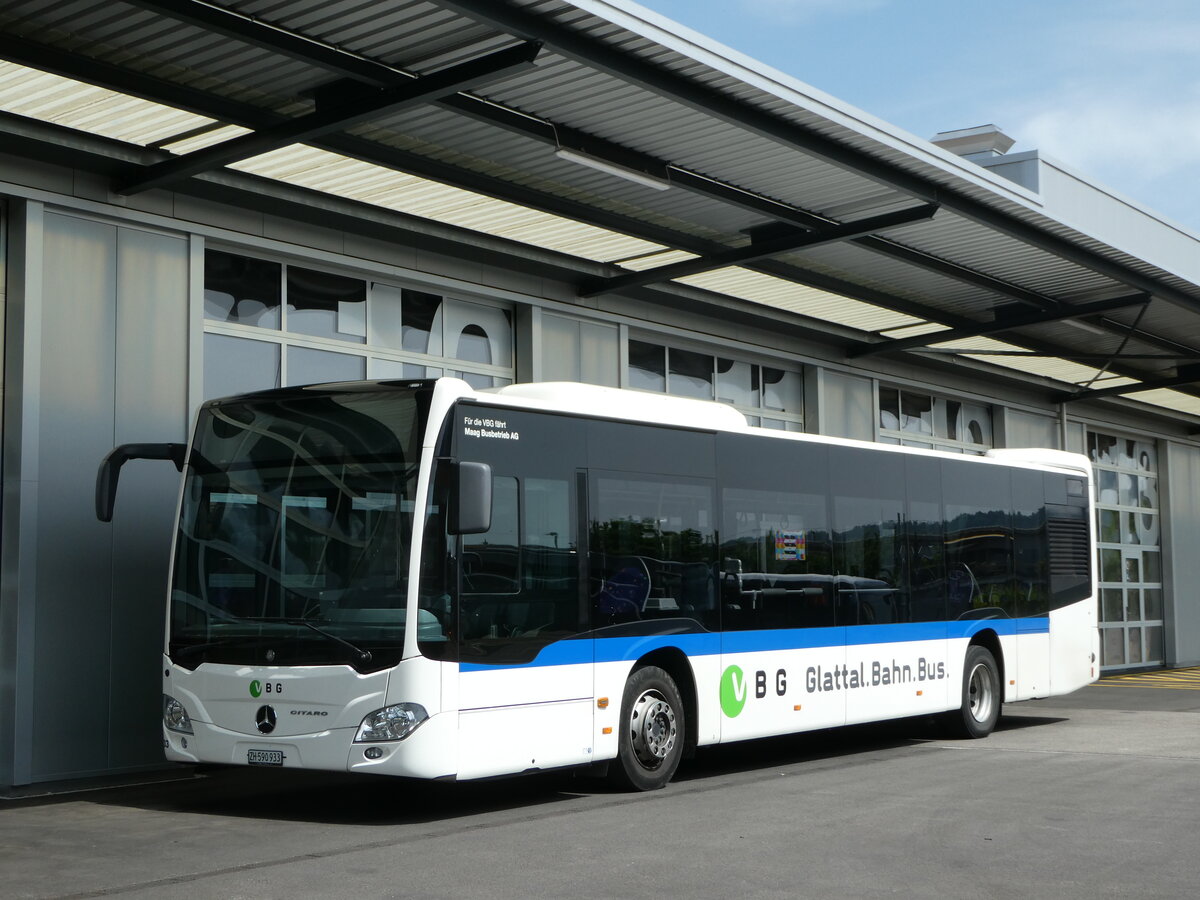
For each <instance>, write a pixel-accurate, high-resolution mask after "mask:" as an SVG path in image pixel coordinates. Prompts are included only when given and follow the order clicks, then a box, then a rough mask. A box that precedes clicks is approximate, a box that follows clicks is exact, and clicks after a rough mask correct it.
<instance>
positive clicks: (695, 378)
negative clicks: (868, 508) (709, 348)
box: [628, 340, 804, 431]
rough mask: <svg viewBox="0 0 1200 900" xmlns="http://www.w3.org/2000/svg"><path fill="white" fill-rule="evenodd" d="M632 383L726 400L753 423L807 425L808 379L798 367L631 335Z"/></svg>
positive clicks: (791, 427) (788, 426)
mask: <svg viewBox="0 0 1200 900" xmlns="http://www.w3.org/2000/svg"><path fill="white" fill-rule="evenodd" d="M628 378H629V380H628V384H629V387H631V388H635V389H636V390H641V391H656V392H658V393H666V394H673V395H674V396H677V397H691V398H693V399H695V400H716V401H719V402H721V403H728V404H729V405H730V406H733V407H735V408H736V409H737V410H738V411H739V412H741V413H743V414H744V415H745V416H746V418H747V420H749V422H750V424H751V425H760V426H762V427H763V428H776V429H779V430H781V431H785V430H786V431H803V430H804V381H803V378H802V376H801V374H800V373H799V372H797V371H794V370H789V369H779V368H772V367H770V366H763V365H759V364H758V363H753V362H749V361H747V360H737V359H730V358H726V357H722V356H714V355H712V354H708V353H701V352H697V351H695V350H684V349H682V348H680V347H668V346H664V345H662V344H653V343H649V342H647V341H635V340H630V341H629V372H628Z"/></svg>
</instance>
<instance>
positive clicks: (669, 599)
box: [588, 472, 717, 628]
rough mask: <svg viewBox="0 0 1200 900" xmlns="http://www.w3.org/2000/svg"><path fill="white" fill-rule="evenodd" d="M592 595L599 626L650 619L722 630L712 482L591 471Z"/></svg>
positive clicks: (595, 620)
mask: <svg viewBox="0 0 1200 900" xmlns="http://www.w3.org/2000/svg"><path fill="white" fill-rule="evenodd" d="M590 483H591V497H590V499H589V519H590V521H589V525H588V529H589V542H590V543H589V546H590V549H591V556H590V559H589V591H590V593H591V597H592V607H593V614H592V620H593V623H594V625H595V627H596V628H604V627H606V626H611V625H620V624H624V623H628V622H636V621H640V620H643V619H671V618H685V619H695V620H697V621H699V622H700V623H701V624H704V625H705V626H706V627H712V628H715V627H716V625H717V602H716V533H715V522H716V519H715V515H714V505H713V485H712V482H710V481H703V480H700V479H685V478H668V477H662V476H652V475H637V474H630V473H615V472H592V473H590Z"/></svg>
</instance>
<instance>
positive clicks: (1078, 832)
mask: <svg viewBox="0 0 1200 900" xmlns="http://www.w3.org/2000/svg"><path fill="white" fill-rule="evenodd" d="M1151 684H1153V683H1152V682H1151ZM1187 684H1188V682H1186V681H1184V682H1182V683H1178V684H1173V685H1170V686H1166V687H1164V686H1161V685H1155V686H1142V685H1141V684H1140V683H1138V682H1136V681H1116V682H1113V681H1105V682H1102V683H1101V684H1100V685H1093V686H1091V687H1088V688H1085V689H1083V690H1082V691H1079V692H1077V693H1076V694H1073V695H1071V696H1069V697H1062V698H1055V699H1053V700H1045V701H1037V702H1034V703H1027V704H1017V705H1010V706H1008V707H1005V717H1004V719H1002V721H1001V726H1000V728H998V730H997V731H996V733H995V734H993V735H992V736H991V737H989V738H987V739H985V740H981V741H952V740H945V739H943V738H942V737H941V736H940V734H939V732H938V730H937V729H936V728H935V727H934V726H933V725H932V724H931V723H929V722H922V721H905V722H897V723H890V724H885V725H880V726H871V727H855V728H849V729H842V730H838V731H830V732H820V733H816V734H809V735H803V736H798V737H791V738H783V739H772V740H768V741H760V742H756V743H753V744H746V745H740V746H731V747H726V748H717V749H714V750H711V751H708V752H704V753H702V754H701V755H700V756H699V757H698V758H697V759H696V760H694V761H691V762H688V763H685V764H684V767H683V768H682V769H681V770H680V773H679V775H678V777H677V779H676V781H675V783H673V784H672V785H671V786H669V787H668V788H667V789H666V790H664V791H659V792H656V793H652V794H641V795H629V794H618V793H612V792H610V791H608V790H606V789H605V788H604V787H603V786H602V785H601V784H599V783H596V782H594V781H591V780H588V779H586V778H580V777H573V776H568V775H561V774H554V775H542V776H536V777H529V778H523V779H512V780H506V781H497V782H488V783H481V784H461V785H447V784H428V783H419V782H408V781H398V780H376V779H373V778H367V777H364V776H355V777H351V776H335V775H324V774H316V773H294V772H283V771H261V770H255V769H218V770H212V771H208V772H205V773H203V774H201V775H188V777H186V778H184V779H182V780H178V781H170V782H159V783H151V784H143V785H140V786H127V787H121V788H107V789H101V790H92V791H86V792H79V793H72V794H60V795H52V796H43V797H26V798H23V799H8V800H0V895H2V896H4V897H100V896H119V897H188V898H208V897H222V898H225V897H288V898H296V897H353V898H372V897H447V898H449V897H454V898H462V897H488V898H497V897H500V898H503V897H521V898H525V897H547V898H560V897H571V898H591V897H614V898H616V897H620V898H626V897H657V898H663V897H668V898H669V897H688V898H727V897H789V898H790V897H821V898H831V897H884V896H896V897H938V898H960V897H962V898H969V897H989V898H990V897H999V898H1008V897H1053V898H1056V900H1057V898H1073V897H1079V898H1089V900H1093V898H1098V897H1156V898H1165V897H1180V898H1183V897H1187V898H1193V897H1195V896H1196V895H1197V893H1198V891H1200V853H1198V851H1200V673H1198V674H1197V677H1196V681H1195V684H1194V686H1193V687H1188V686H1187Z"/></svg>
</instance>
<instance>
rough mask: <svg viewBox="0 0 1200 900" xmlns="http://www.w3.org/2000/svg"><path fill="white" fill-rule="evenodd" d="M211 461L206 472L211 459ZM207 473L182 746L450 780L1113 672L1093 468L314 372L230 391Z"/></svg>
mask: <svg viewBox="0 0 1200 900" xmlns="http://www.w3.org/2000/svg"><path fill="white" fill-rule="evenodd" d="M185 451H186V459H185ZM137 457H157V458H173V459H174V460H175V461H176V463H177V464H178V465H180V467H181V468H182V470H183V472H184V478H183V485H182V496H181V500H180V512H179V528H178V532H177V534H176V537H175V545H174V556H173V564H172V574H171V585H170V596H169V600H168V609H167V619H168V626H167V634H166V641H165V647H164V651H163V746H164V748H165V752H166V755H167V758H168V759H171V760H177V761H180V762H190V763H224V764H242V765H247V764H248V765H259V766H285V767H302V768H312V769H326V770H340V771H346V770H348V771H352V772H373V773H382V774H394V775H402V776H409V777H418V778H430V779H434V778H436V779H476V778H486V777H492V776H498V775H509V774H516V773H524V772H532V771H539V770H546V769H553V768H560V767H578V766H593V767H598V768H605V767H606V768H607V770H608V773H609V776H610V777H611V778H612V779H613V780H614V781H616V782H617V783H619V784H621V785H623V786H625V787H630V788H635V789H642V790H648V789H653V788H659V787H662V786H663V785H665V784H666V783H667V782H668V781H669V780H670V779H671V777H672V775H673V774H674V772H675V770H676V767H677V766H678V764H679V761H680V759H681V758H682V757H684V756H686V755H688V754H690V753H691V752H692V751H693V750H694V749H695V748H697V747H701V746H706V745H711V744H717V743H724V742H728V741H741V740H746V739H750V738H757V737H763V736H766V735H777V734H784V733H791V732H801V731H806V730H811V729H822V728H829V727H831V726H838V725H845V724H851V723H859V722H874V721H879V720H883V719H891V718H899V717H906V716H925V715H929V714H940V715H942V716H943V717H944V718H945V719H946V721H947V722H948V723H949V724H951V725H952V726H953V728H954V730H956V731H957V732H959V733H960V734H962V735H964V736H968V737H982V736H984V735H987V734H989V733H990V732H991V731H992V729H993V727H994V726H995V724H996V720H997V717H998V716H999V713H1000V705H1001V703H1002V702H1008V701H1016V700H1025V699H1030V698H1035V697H1046V696H1049V695H1051V694H1063V693H1067V692H1069V691H1073V690H1075V689H1077V688H1079V687H1081V686H1083V685H1085V684H1087V683H1088V682H1090V681H1092V680H1094V679H1095V677H1096V656H1097V653H1098V640H1099V638H1098V630H1097V621H1096V619H1097V611H1096V591H1095V583H1094V575H1093V565H1092V560H1093V559H1094V549H1093V548H1094V541H1095V536H1094V532H1093V516H1092V513H1091V509H1092V496H1093V494H1092V482H1091V469H1090V466H1089V464H1088V462H1087V460H1086V459H1085V458H1084V457H1082V456H1078V455H1075V454H1069V453H1063V452H1059V451H1052V450H1006V451H999V450H998V451H992V452H991V453H989V454H988V456H987V457H969V456H960V455H954V454H949V453H940V452H934V451H929V450H918V449H909V448H902V447H896V446H886V445H876V444H869V443H862V442H855V441H847V440H838V439H832V438H823V437H817V436H812V435H802V434H789V433H782V432H777V431H769V430H765V429H759V428H754V427H750V426H749V425H747V423H746V420H745V418H744V417H743V416H742V415H741V414H740V413H738V412H737V411H736V410H734V409H732V408H731V407H728V406H725V405H722V404H717V403H710V402H703V401H694V400H685V399H679V398H673V397H666V396H659V395H653V394H647V393H640V392H631V391H621V390H614V389H607V388H599V387H593V386H587V385H576V384H533V385H512V386H509V387H504V388H499V389H493V390H486V391H477V390H473V389H472V388H471V387H470V386H468V385H467V384H466V383H465V382H463V381H460V380H457V379H451V378H446V379H440V380H437V381H417V382H378V383H349V384H335V385H317V386H311V387H303V388H292V389H283V390H274V391H266V392H262V393H257V394H249V395H245V396H240V397H233V398H229V399H223V400H214V401H211V402H208V403H205V404H204V406H203V408H202V409H201V410H200V413H199V416H198V419H197V422H196V424H195V430H194V436H193V439H192V442H191V445H190V447H188V448H184V447H182V446H181V445H126V446H125V447H121V448H117V449H116V450H114V451H113V453H112V454H110V456H109V458H108V459H107V460H106V461H105V464H104V465H102V466H101V470H100V474H99V477H98V483H97V510H98V515H100V517H101V518H102V519H104V520H106V521H107V520H108V518H109V517H111V514H112V506H113V500H114V497H115V492H116V476H117V474H118V472H119V468H120V465H121V463H123V462H124V461H125V460H126V459H130V458H137Z"/></svg>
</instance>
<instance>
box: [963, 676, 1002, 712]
mask: <svg viewBox="0 0 1200 900" xmlns="http://www.w3.org/2000/svg"><path fill="white" fill-rule="evenodd" d="M967 702H968V704H969V705H970V709H971V718H973V719H974V720H975V721H976V722H987V721H989V720H990V719H991V718H992V710H993V709H994V708H995V706H996V685H995V682H994V681H993V680H992V671H991V669H989V668H988V667H987V666H985V665H984V664H983V663H978V664H976V666H975V668H973V669H972V670H971V680H970V681H969V682H968V683H967Z"/></svg>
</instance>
